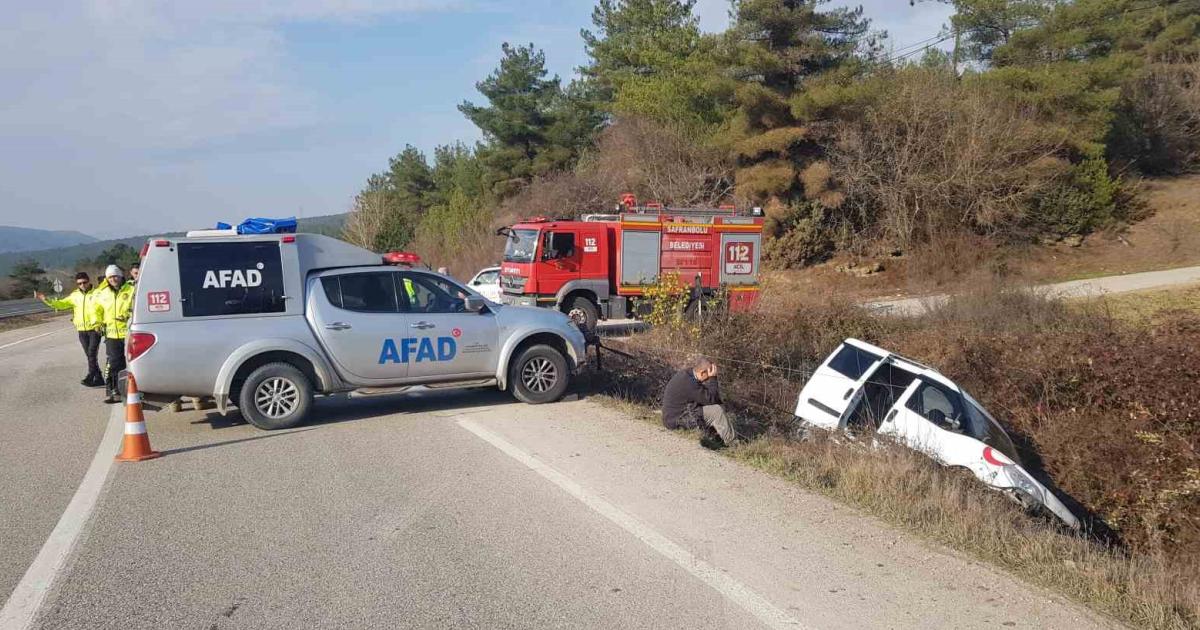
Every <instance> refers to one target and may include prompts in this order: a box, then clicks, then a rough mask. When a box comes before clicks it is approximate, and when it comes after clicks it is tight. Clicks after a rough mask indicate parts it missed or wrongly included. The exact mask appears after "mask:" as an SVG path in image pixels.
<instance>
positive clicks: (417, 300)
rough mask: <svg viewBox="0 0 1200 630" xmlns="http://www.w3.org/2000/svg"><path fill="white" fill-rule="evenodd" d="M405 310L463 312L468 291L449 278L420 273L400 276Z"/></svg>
mask: <svg viewBox="0 0 1200 630" xmlns="http://www.w3.org/2000/svg"><path fill="white" fill-rule="evenodd" d="M399 281H400V293H401V297H402V299H403V301H404V310H405V311H406V312H409V313H463V312H466V308H465V303H464V301H463V300H464V298H466V297H467V293H466V292H465V291H464V290H463V289H462V287H459V286H457V285H455V284H453V283H451V282H449V281H447V280H444V279H442V278H437V277H434V276H429V275H425V274H420V273H402V274H400V277H399Z"/></svg>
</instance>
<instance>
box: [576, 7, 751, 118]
mask: <svg viewBox="0 0 1200 630" xmlns="http://www.w3.org/2000/svg"><path fill="white" fill-rule="evenodd" d="M695 4H696V2H695V0H601V2H600V3H599V4H598V5H597V6H596V8H595V9H594V10H593V11H592V24H593V25H594V27H595V31H591V30H586V29H585V30H583V31H582V32H581V34H582V36H583V41H584V47H585V49H586V50H587V53H588V55H589V56H590V57H591V63H590V64H588V65H587V66H585V67H583V68H580V72H581V73H582V74H583V75H584V77H585V78H586V79H587V85H588V86H589V88H590V90H591V95H592V98H593V99H594V100H596V101H597V102H599V103H600V104H601V106H602V107H603V108H605V109H607V110H609V111H611V112H613V113H616V114H618V115H634V116H638V117H645V118H651V119H654V120H657V121H659V122H664V123H668V124H671V125H674V126H678V125H681V124H682V125H686V126H689V127H693V128H696V127H699V128H704V127H714V126H716V125H719V124H720V123H722V122H724V121H725V119H726V118H727V116H728V111H729V106H730V100H731V97H732V91H733V86H732V84H731V82H730V81H729V80H728V78H727V77H725V76H724V74H723V73H722V72H721V68H720V64H719V60H718V58H717V56H716V50H717V43H718V38H716V37H712V36H707V37H706V36H704V35H703V34H702V33H701V32H700V26H699V20H698V18H697V17H696V15H695V14H694V12H693V8H694V7H695Z"/></svg>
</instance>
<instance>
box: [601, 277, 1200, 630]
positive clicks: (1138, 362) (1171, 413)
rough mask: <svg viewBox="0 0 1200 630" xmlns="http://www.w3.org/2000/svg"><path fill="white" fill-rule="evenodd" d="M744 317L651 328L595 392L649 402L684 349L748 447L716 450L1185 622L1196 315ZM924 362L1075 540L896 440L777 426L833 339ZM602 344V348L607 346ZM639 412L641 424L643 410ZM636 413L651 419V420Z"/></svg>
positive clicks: (1189, 590) (994, 298)
mask: <svg viewBox="0 0 1200 630" xmlns="http://www.w3.org/2000/svg"><path fill="white" fill-rule="evenodd" d="M765 297H767V298H768V299H767V300H766V302H765V303H764V304H763V305H762V306H763V308H762V309H761V310H760V311H759V312H757V313H753V314H747V315H736V314H716V315H712V316H710V317H709V318H708V319H707V320H705V321H704V322H703V323H702V324H701V325H700V326H699V334H694V330H695V327H696V324H695V323H688V324H686V325H685V326H686V327H678V326H675V327H673V326H671V325H669V324H668V325H661V326H659V327H657V328H656V329H655V330H654V331H652V332H650V333H647V334H644V335H640V336H638V337H637V338H635V339H634V340H631V341H630V342H628V343H625V344H621V345H619V346H617V347H620V348H622V349H624V350H625V351H627V352H631V353H632V354H634V356H635V357H636V358H635V359H632V360H630V359H624V358H621V357H617V356H615V355H609V356H608V357H606V362H608V363H609V367H611V368H612V369H609V370H606V374H609V375H611V376H608V377H605V380H604V382H603V383H600V384H599V385H598V387H599V388H600V389H601V391H603V392H605V393H607V394H608V395H611V396H613V397H614V398H616V399H618V400H623V401H627V402H630V403H633V404H637V405H642V406H643V408H644V409H646V410H653V409H657V407H658V405H659V396H660V395H661V389H662V386H663V383H665V381H666V378H667V377H669V374H670V372H671V371H672V370H673V369H675V368H676V366H679V365H681V364H682V363H683V361H684V360H686V358H687V356H688V355H689V354H690V353H694V352H702V353H705V354H708V355H709V356H713V357H714V358H715V360H716V361H717V363H718V364H719V365H720V367H721V382H722V390H723V392H724V394H725V397H726V399H727V402H728V403H729V405H730V406H731V407H732V408H733V409H734V410H735V411H736V413H737V414H738V415H739V417H740V418H741V419H742V427H743V429H744V430H745V432H746V433H747V434H748V435H749V437H750V438H751V439H750V441H749V442H748V443H747V444H745V445H742V446H739V447H737V448H735V449H732V450H731V453H730V454H731V456H733V457H734V458H736V459H738V460H740V461H743V462H746V463H748V464H750V465H754V466H756V467H759V468H762V469H764V470H766V471H768V472H771V473H773V474H778V475H781V476H783V477H786V478H788V479H791V480H793V481H795V482H797V483H800V484H801V485H803V486H805V487H807V488H810V489H813V490H816V491H818V492H821V493H823V494H826V495H828V496H831V497H833V498H835V499H838V500H842V501H846V502H848V503H850V504H852V505H856V506H858V507H860V508H862V509H864V510H865V511H867V512H869V513H871V514H874V515H876V516H879V517H881V518H883V519H884V520H887V521H889V522H891V523H894V524H897V525H899V526H901V527H904V528H905V529H908V530H911V531H913V532H916V533H918V534H920V535H922V536H924V537H927V538H930V539H932V540H934V541H937V542H939V543H943V544H946V545H948V546H950V547H953V548H956V549H959V550H962V551H965V552H968V553H970V554H972V555H974V556H976V557H978V558H980V559H983V560H987V561H990V562H994V563H996V564H997V565H999V566H1001V567H1004V568H1005V569H1007V570H1010V571H1012V572H1014V573H1015V574H1017V575H1020V576H1022V577H1024V578H1026V579H1029V580H1031V581H1033V582H1035V583H1037V584H1041V585H1043V586H1046V587H1048V588H1051V589H1053V590H1056V591H1058V592H1061V593H1064V594H1066V595H1068V596H1070V597H1072V598H1073V599H1075V600H1077V601H1080V602H1082V603H1085V604H1087V605H1089V606H1092V607H1094V608H1095V609H1097V610H1100V611H1102V612H1105V613H1108V614H1111V615H1113V616H1115V617H1117V618H1119V619H1122V620H1124V621H1127V622H1130V623H1133V624H1135V625H1137V626H1139V627H1150V628H1195V627H1200V574H1198V573H1197V572H1196V570H1195V568H1196V567H1197V566H1200V454H1198V453H1197V451H1196V448H1195V445H1196V444H1197V441H1198V440H1200V389H1197V388H1196V387H1195V382H1196V378H1197V372H1196V368H1195V365H1197V361H1198V360H1200V312H1198V311H1196V310H1194V309H1186V308H1184V309H1174V308H1167V309H1160V310H1158V311H1157V314H1156V315H1155V317H1154V318H1152V319H1144V318H1136V319H1133V320H1131V319H1128V318H1123V317H1117V316H1114V314H1113V313H1114V310H1113V309H1112V308H1111V307H1110V306H1107V305H1105V304H1104V303H1103V302H1091V303H1084V304H1078V303H1077V304H1066V303H1061V302H1057V301H1052V300H1046V299H1043V298H1040V297H1037V296H1032V295H1029V294H1027V293H1024V292H1015V291H1014V292H1008V291H1005V290H1003V289H995V288H993V289H991V290H988V291H986V292H980V293H977V294H975V295H968V296H964V297H962V298H957V299H955V300H953V301H952V302H951V303H950V304H949V305H948V306H946V307H945V308H943V309H941V310H939V311H936V312H933V313H931V314H929V315H927V316H925V317H923V318H918V319H890V318H878V317H875V316H873V315H871V314H869V313H867V312H866V311H864V310H862V309H860V308H858V307H855V306H851V305H847V304H841V305H839V304H832V305H830V304H807V303H804V304H802V303H796V302H795V300H794V298H792V297H791V296H790V295H787V294H778V293H768V294H767V296H765ZM850 336H853V337H858V338H861V339H864V340H867V341H870V342H872V343H876V344H879V345H881V346H883V347H885V348H889V349H892V350H895V351H897V352H900V353H902V354H905V355H907V356H911V357H913V358H915V359H917V360H919V361H922V362H925V363H928V364H930V365H934V366H936V367H937V368H938V369H939V370H941V371H942V372H944V373H945V374H947V375H948V376H950V377H951V378H953V379H954V380H955V381H957V382H958V383H960V384H961V385H962V386H963V387H965V388H966V389H967V390H968V391H970V392H971V394H972V395H973V396H975V397H976V398H977V399H979V400H980V401H981V402H982V403H983V404H984V405H985V406H986V407H987V408H988V409H989V410H990V411H991V412H992V413H993V414H994V415H995V416H996V417H997V418H998V419H999V420H1000V422H1001V423H1002V424H1003V425H1004V426H1005V428H1006V429H1007V430H1008V431H1009V432H1010V434H1011V435H1012V436H1013V438H1014V441H1015V442H1016V443H1017V446H1018V449H1019V450H1020V453H1021V456H1022V459H1023V461H1024V463H1025V464H1026V466H1027V468H1029V469H1030V470H1031V472H1033V473H1034V474H1035V475H1036V476H1038V477H1039V478H1040V479H1041V480H1043V481H1044V482H1046V483H1047V485H1048V486H1049V487H1052V488H1057V489H1058V491H1059V494H1060V496H1063V497H1064V498H1066V499H1067V502H1068V505H1069V506H1070V507H1071V508H1072V509H1073V510H1074V511H1075V512H1076V513H1077V514H1078V515H1079V516H1081V517H1082V520H1083V521H1084V523H1085V526H1086V532H1085V534H1084V535H1073V534H1069V533H1067V532H1064V531H1061V529H1060V528H1059V526H1057V524H1056V523H1055V522H1051V521H1048V520H1045V519H1043V518H1041V517H1034V516H1028V515H1025V514H1023V513H1022V512H1021V510H1020V508H1019V507H1017V506H1016V505H1014V504H1010V503H1009V502H1008V501H1007V499H1005V498H1003V497H1002V496H1000V495H999V494H998V493H994V492H991V491H989V490H987V489H986V488H985V487H984V486H982V485H981V484H979V483H978V482H977V481H976V480H975V479H974V477H972V476H971V475H968V474H962V473H958V472H956V471H953V470H949V469H943V468H940V467H938V466H937V465H936V464H934V463H932V462H931V461H930V460H928V459H927V458H925V457H923V456H921V455H917V454H915V453H912V452H910V451H907V450H906V449H903V448H899V447H887V448H882V449H875V448H872V447H870V446H868V443H869V440H860V441H847V440H845V439H840V440H832V439H829V438H830V436H826V435H824V434H822V433H820V432H818V433H816V434H813V433H810V432H804V431H802V430H801V428H800V426H799V425H798V424H797V421H796V420H795V418H794V417H793V416H792V409H793V408H794V406H795V400H796V396H797V394H798V393H799V391H800V388H801V387H802V386H803V384H804V382H805V380H806V379H807V376H808V374H809V371H810V370H811V369H812V368H813V367H815V365H816V364H817V363H819V362H820V361H821V360H822V359H823V358H824V357H825V356H826V355H827V354H828V353H829V352H830V351H832V349H833V348H834V347H836V345H837V344H838V343H839V342H840V341H841V340H842V339H843V338H845V337H850ZM613 345H614V346H616V345H617V344H616V343H615V342H614V343H613ZM643 415H648V414H643ZM651 417H653V416H651Z"/></svg>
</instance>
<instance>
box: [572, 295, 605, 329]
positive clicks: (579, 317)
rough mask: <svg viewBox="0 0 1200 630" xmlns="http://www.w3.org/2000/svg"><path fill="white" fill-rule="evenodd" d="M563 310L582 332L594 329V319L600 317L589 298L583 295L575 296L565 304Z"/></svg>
mask: <svg viewBox="0 0 1200 630" xmlns="http://www.w3.org/2000/svg"><path fill="white" fill-rule="evenodd" d="M564 312H565V313H566V314H567V317H570V318H571V321H573V322H575V325H576V326H578V327H579V329H580V330H582V331H584V332H587V331H589V330H596V321H597V320H599V319H600V312H599V311H598V310H597V309H596V305H595V304H594V303H592V301H591V300H589V299H587V298H585V297H583V296H575V297H573V298H571V301H570V302H568V303H567V304H566V308H565V309H564Z"/></svg>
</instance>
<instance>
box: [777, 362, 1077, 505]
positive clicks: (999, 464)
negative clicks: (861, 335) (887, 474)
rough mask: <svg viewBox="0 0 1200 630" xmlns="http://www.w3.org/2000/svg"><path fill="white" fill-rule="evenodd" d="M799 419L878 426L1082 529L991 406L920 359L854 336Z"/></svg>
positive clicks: (820, 374)
mask: <svg viewBox="0 0 1200 630" xmlns="http://www.w3.org/2000/svg"><path fill="white" fill-rule="evenodd" d="M796 416H797V417H799V418H800V419H801V420H802V421H804V422H805V423H806V424H808V425H811V426H815V427H818V428H821V429H825V430H841V431H848V432H850V433H859V432H863V431H870V430H874V431H876V432H877V433H878V434H879V435H881V436H887V437H891V438H893V439H895V440H896V441H897V442H899V443H901V444H905V445H907V446H908V447H909V448H912V449H914V450H917V451H920V452H922V453H925V454H927V455H929V456H930V457H932V458H934V459H935V460H936V461H938V462H939V463H941V464H942V465H944V466H959V467H962V468H966V469H967V470H970V471H971V473H973V474H974V475H975V476H976V477H978V478H979V480H980V481H982V482H983V483H985V484H987V485H989V486H991V487H992V488H995V489H997V490H1001V491H1003V492H1005V493H1006V494H1008V495H1009V496H1010V497H1012V498H1013V499H1015V500H1017V501H1018V502H1019V503H1021V504H1022V505H1024V506H1026V507H1029V508H1036V507H1038V506H1041V507H1044V508H1045V509H1046V510H1048V511H1050V512H1051V513H1053V514H1054V515H1055V516H1057V517H1058V518H1059V519H1061V520H1062V521H1063V522H1064V523H1066V524H1067V525H1068V526H1070V527H1071V528H1078V527H1079V519H1078V518H1076V517H1075V515H1074V514H1072V513H1071V511H1070V510H1069V509H1067V507H1066V506H1065V505H1063V503H1062V501H1060V500H1059V499H1058V497H1056V496H1055V495H1054V493H1052V492H1051V491H1050V490H1049V489H1048V488H1046V487H1045V486H1044V485H1042V484H1041V483H1039V482H1038V481H1037V480H1036V479H1034V478H1033V476H1032V475H1030V474H1029V473H1028V472H1027V471H1026V470H1025V469H1024V468H1022V467H1021V464H1020V460H1019V459H1018V457H1017V452H1016V449H1015V448H1014V447H1013V443H1012V440H1011V439H1010V438H1009V437H1008V434H1006V433H1005V432H1004V429H1002V428H1001V427H1000V425H999V424H998V423H997V422H996V420H995V419H994V418H992V416H991V415H990V414H989V413H988V412H987V411H986V410H985V409H984V408H983V406H982V405H980V404H979V403H978V402H976V401H975V399H974V398H971V396H970V395H969V394H968V393H967V392H966V391H964V390H963V389H962V388H961V387H959V386H958V385H956V384H955V383H954V382H953V381H951V380H950V379H948V378H946V377H945V376H942V375H941V374H939V373H938V372H937V371H936V370H934V369H933V368H930V367H927V366H924V365H921V364H920V363H917V362H916V361H913V360H912V359H907V358H904V357H902V356H899V355H897V354H895V353H892V352H888V351H887V350H884V349H883V348H879V347H876V346H873V345H871V344H869V343H866V342H863V341H859V340H857V339H847V340H845V341H844V342H843V343H842V344H841V345H840V346H838V348H837V349H836V350H834V352H833V353H832V354H830V355H829V357H828V358H826V359H825V361H824V362H823V363H821V365H820V367H818V368H817V369H816V370H815V371H814V372H813V375H812V376H811V377H810V378H809V380H808V382H807V383H805V385H804V388H803V389H802V390H801V391H800V397H799V399H798V400H797V401H796Z"/></svg>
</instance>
